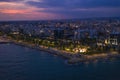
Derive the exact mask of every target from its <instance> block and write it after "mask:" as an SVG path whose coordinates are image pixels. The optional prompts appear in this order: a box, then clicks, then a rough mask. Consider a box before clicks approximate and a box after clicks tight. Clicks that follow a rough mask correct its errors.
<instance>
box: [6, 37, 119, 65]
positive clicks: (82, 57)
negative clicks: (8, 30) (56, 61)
mask: <svg viewBox="0 0 120 80" xmlns="http://www.w3.org/2000/svg"><path fill="white" fill-rule="evenodd" d="M6 41H9V43H13V44H16V45H19V46H24V47H29V48H33V49H38V50H40V51H45V52H48V53H50V54H52V55H57V56H60V57H62V58H64V59H66V60H67V63H68V64H76V63H81V62H90V61H93V62H94V61H96V60H101V59H110V58H116V57H120V54H119V53H118V52H108V53H100V54H97V53H96V54H92V55H86V54H79V55H78V54H74V53H72V52H71V53H70V52H66V51H62V50H58V49H56V48H50V47H45V46H42V45H39V46H38V45H35V44H29V43H27V42H20V41H16V40H12V39H6ZM7 43H8V42H7Z"/></svg>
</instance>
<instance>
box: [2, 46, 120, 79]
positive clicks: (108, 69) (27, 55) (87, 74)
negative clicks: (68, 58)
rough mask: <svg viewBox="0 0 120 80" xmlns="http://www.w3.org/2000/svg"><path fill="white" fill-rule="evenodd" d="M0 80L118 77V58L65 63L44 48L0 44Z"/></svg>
mask: <svg viewBox="0 0 120 80" xmlns="http://www.w3.org/2000/svg"><path fill="white" fill-rule="evenodd" d="M0 80H120V59H111V60H109V61H104V60H103V61H99V62H90V63H81V64H79V65H68V64H66V63H65V60H63V59H61V58H60V57H57V56H54V55H51V54H49V53H46V52H42V51H38V50H35V49H30V48H26V47H22V46H18V45H14V44H0Z"/></svg>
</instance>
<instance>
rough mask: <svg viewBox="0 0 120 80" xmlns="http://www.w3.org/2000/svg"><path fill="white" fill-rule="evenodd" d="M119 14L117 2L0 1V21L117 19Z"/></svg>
mask: <svg viewBox="0 0 120 80" xmlns="http://www.w3.org/2000/svg"><path fill="white" fill-rule="evenodd" d="M119 14H120V1H119V0H74V1H70V0H0V21H2V20H47V19H50V20H51V19H71V18H91V17H119Z"/></svg>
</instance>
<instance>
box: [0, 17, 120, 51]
mask: <svg viewBox="0 0 120 80" xmlns="http://www.w3.org/2000/svg"><path fill="white" fill-rule="evenodd" d="M0 34H1V35H5V36H9V37H11V38H13V39H16V40H18V41H20V40H21V41H27V42H30V43H34V44H36V45H43V46H46V47H52V48H57V49H60V50H64V51H68V52H73V53H90V52H104V51H119V50H120V47H119V46H120V19H119V18H106V19H84V20H53V21H15V22H14V21H11V22H7V21H6V22H0Z"/></svg>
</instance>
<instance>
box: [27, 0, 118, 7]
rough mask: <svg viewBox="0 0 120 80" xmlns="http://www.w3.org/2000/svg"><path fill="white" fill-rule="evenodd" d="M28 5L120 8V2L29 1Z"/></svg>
mask: <svg viewBox="0 0 120 80" xmlns="http://www.w3.org/2000/svg"><path fill="white" fill-rule="evenodd" d="M26 3H27V4H29V5H32V6H36V7H44V8H48V7H51V8H54V7H57V8H96V7H120V0H43V1H41V0H40V2H38V1H37V2H36V1H27V2H26Z"/></svg>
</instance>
